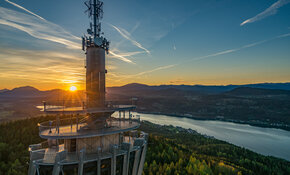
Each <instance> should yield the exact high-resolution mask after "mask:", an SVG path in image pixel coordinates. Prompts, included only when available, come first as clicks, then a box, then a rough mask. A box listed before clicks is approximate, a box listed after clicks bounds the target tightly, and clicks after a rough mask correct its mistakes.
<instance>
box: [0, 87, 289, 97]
mask: <svg viewBox="0 0 290 175" xmlns="http://www.w3.org/2000/svg"><path fill="white" fill-rule="evenodd" d="M288 91H290V83H260V84H246V85H225V86H218V85H216V86H205V85H159V86H149V85H145V84H138V83H132V84H127V85H124V86H119V87H108V88H107V93H108V94H109V95H113V94H127V95H138V94H139V95H140V93H142V94H144V93H145V94H146V92H147V93H153V94H150V95H154V94H155V95H160V94H171V95H173V94H176V95H178V94H179V93H182V94H183V93H190V94H191V95H193V94H195V95H210V94H221V93H226V94H231V93H232V94H235V95H239V94H240V93H242V94H244V95H245V93H248V94H251V95H258V94H260V95H263V94H265V95H266V94H279V93H288ZM68 93H69V92H68V91H64V90H61V89H53V90H47V91H40V90H38V89H36V88H34V87H31V86H23V87H18V88H14V89H12V90H8V89H2V90H0V97H14V98H17V97H20V98H22V97H44V98H45V97H53V96H60V95H67V94H68ZM77 93H80V94H83V93H84V92H83V91H78V92H77ZM240 95H241V94H240Z"/></svg>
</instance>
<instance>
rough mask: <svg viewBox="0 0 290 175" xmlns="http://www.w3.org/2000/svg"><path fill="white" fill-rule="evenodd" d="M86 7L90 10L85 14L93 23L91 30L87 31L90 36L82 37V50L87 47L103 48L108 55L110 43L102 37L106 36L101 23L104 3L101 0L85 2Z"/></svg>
mask: <svg viewBox="0 0 290 175" xmlns="http://www.w3.org/2000/svg"><path fill="white" fill-rule="evenodd" d="M85 5H86V6H87V8H88V9H87V10H86V11H85V13H87V14H88V16H89V18H90V19H91V20H92V22H93V23H92V22H90V28H89V29H87V34H88V36H86V35H84V37H82V49H83V50H86V48H87V47H101V48H103V49H105V50H106V51H107V53H108V51H109V44H110V42H109V41H107V39H106V38H104V37H103V36H101V34H104V33H102V32H101V22H100V20H101V19H102V18H103V13H104V12H103V5H104V3H103V2H101V1H100V0H88V1H86V2H85Z"/></svg>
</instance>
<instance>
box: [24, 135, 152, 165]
mask: <svg viewBox="0 0 290 175" xmlns="http://www.w3.org/2000/svg"><path fill="white" fill-rule="evenodd" d="M145 135H146V134H145V133H144V132H142V131H133V132H128V133H127V134H125V135H124V137H123V140H122V141H121V142H120V143H119V144H114V145H111V147H112V149H113V148H114V149H115V150H116V151H117V152H119V153H120V152H123V151H124V150H122V144H123V143H124V142H125V143H130V144H131V145H132V150H134V141H135V140H136V139H137V138H144V139H145V140H147V138H145ZM128 137H130V138H128ZM58 143H59V144H58V145H57V147H55V146H51V145H50V144H49V143H48V142H47V141H46V142H42V143H40V144H37V145H41V146H40V147H38V148H37V149H35V148H34V149H30V150H29V151H30V155H31V156H30V158H31V160H33V161H37V163H38V164H41V165H53V164H54V163H55V162H56V161H57V160H58V159H59V157H57V156H61V157H62V158H61V160H62V163H64V164H66V163H67V164H71V163H76V162H78V161H79V159H80V152H78V151H75V152H68V151H67V150H66V149H65V148H64V142H63V140H60V141H59V142H58ZM144 144H146V142H144ZM34 146H35V145H30V146H29V147H30V148H31V147H34ZM112 149H111V150H109V151H105V152H103V151H102V148H101V147H100V149H99V151H98V150H96V151H95V152H85V154H84V158H85V160H87V161H90V160H94V159H97V158H99V157H105V156H108V154H111V153H112V151H113V150H112ZM135 149H137V147H136V148H135Z"/></svg>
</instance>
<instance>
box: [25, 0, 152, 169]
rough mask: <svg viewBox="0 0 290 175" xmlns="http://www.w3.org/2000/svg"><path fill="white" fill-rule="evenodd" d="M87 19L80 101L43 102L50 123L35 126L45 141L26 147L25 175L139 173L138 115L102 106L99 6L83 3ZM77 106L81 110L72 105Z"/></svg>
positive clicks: (103, 46)
mask: <svg viewBox="0 0 290 175" xmlns="http://www.w3.org/2000/svg"><path fill="white" fill-rule="evenodd" d="M85 5H86V6H87V7H88V10H87V11H86V12H87V13H88V15H89V17H90V18H91V19H92V22H91V23H90V28H89V29H88V30H87V35H86V36H84V37H82V46H83V50H84V51H85V53H86V100H85V101H84V102H78V103H75V101H74V102H73V103H72V102H69V101H68V100H66V99H64V102H63V103H62V105H61V106H59V103H58V104H54V103H53V102H46V103H44V107H43V111H44V112H45V113H47V114H49V115H55V118H56V119H55V120H53V121H47V122H43V123H40V124H39V136H40V137H41V138H43V139H46V140H47V141H45V142H42V143H38V144H33V145H30V146H29V151H30V166H29V171H28V174H29V175H50V174H52V175H83V174H90V175H141V174H142V172H143V166H144V162H145V156H146V150H147V139H148V135H147V134H146V133H144V132H142V131H137V130H136V129H138V128H139V126H140V116H139V115H137V114H135V115H133V114H132V113H131V112H132V110H134V109H135V106H128V105H114V106H113V105H107V104H106V99H105V94H106V92H105V89H106V84H105V74H106V72H107V71H106V69H105V54H106V53H108V51H109V42H108V41H107V40H106V38H104V37H103V36H101V35H102V33H101V23H100V20H101V19H102V15H103V2H101V1H99V0H89V1H86V2H85ZM79 104H83V106H77V105H79Z"/></svg>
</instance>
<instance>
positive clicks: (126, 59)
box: [110, 50, 135, 64]
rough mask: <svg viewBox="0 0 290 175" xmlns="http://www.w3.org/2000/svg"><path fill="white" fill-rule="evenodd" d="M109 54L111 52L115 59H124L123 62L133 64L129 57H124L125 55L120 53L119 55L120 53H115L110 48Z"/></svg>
mask: <svg viewBox="0 0 290 175" xmlns="http://www.w3.org/2000/svg"><path fill="white" fill-rule="evenodd" d="M110 54H111V55H112V56H113V57H114V58H117V59H119V60H122V61H124V62H126V63H131V64H135V63H134V62H133V61H131V60H129V59H128V58H126V57H125V56H122V55H120V54H117V53H115V52H113V51H111V50H110Z"/></svg>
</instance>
